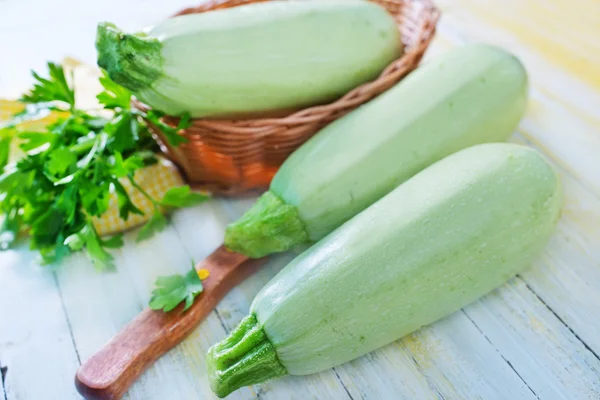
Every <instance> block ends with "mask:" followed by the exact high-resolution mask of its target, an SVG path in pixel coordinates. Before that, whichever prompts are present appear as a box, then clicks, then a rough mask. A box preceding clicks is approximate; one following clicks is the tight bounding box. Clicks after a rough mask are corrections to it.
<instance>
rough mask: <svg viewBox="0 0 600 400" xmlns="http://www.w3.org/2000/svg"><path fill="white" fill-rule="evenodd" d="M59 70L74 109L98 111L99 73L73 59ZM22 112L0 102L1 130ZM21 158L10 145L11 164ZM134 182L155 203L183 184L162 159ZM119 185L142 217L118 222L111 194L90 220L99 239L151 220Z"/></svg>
mask: <svg viewBox="0 0 600 400" xmlns="http://www.w3.org/2000/svg"><path fill="white" fill-rule="evenodd" d="M63 66H64V67H65V70H66V71H68V72H69V73H70V72H73V77H74V82H75V93H76V101H77V106H78V107H80V108H84V109H99V108H100V106H99V105H98V102H97V101H96V94H97V93H98V92H99V91H100V90H101V89H102V87H101V85H100V84H99V82H98V77H99V76H100V73H99V71H98V70H97V69H96V68H92V67H89V66H85V65H82V64H80V63H79V62H77V61H76V60H73V59H67V60H65V61H64V62H63ZM22 109H23V106H22V105H21V104H20V103H18V102H16V101H11V100H2V99H0V126H2V123H5V122H8V121H10V119H11V118H12V115H13V114H14V113H16V112H19V111H21V110H22ZM59 117H60V114H58V113H51V114H50V115H48V116H46V117H44V118H42V119H37V120H31V121H25V122H22V123H20V124H19V125H18V127H19V128H23V129H27V130H28V131H42V130H44V128H45V126H46V125H47V124H49V123H52V122H54V121H56V119H57V118H59ZM22 155H23V153H22V152H21V151H20V149H19V148H18V147H17V143H12V150H11V160H12V161H14V160H16V159H18V158H19V157H21V156H22ZM135 179H136V182H137V183H138V184H139V185H140V186H141V187H142V188H143V189H144V190H145V191H146V192H148V193H149V194H150V195H151V196H152V197H153V198H155V199H157V200H160V199H161V198H162V197H163V196H164V194H165V193H166V192H167V191H168V190H169V189H171V188H173V187H176V186H181V185H183V184H184V181H183V179H182V177H181V175H180V174H179V172H178V170H177V168H176V167H175V166H174V165H173V164H172V163H171V162H170V161H168V160H166V159H164V158H162V157H160V158H159V163H157V164H155V165H151V166H149V167H146V168H142V169H140V170H138V171H137V172H136V174H135ZM121 183H122V184H123V186H124V187H125V189H126V190H127V193H129V196H130V197H131V200H132V201H133V204H135V206H136V207H138V208H139V209H140V210H142V211H143V212H144V215H136V214H130V215H129V218H128V219H127V221H123V220H122V219H121V218H119V209H118V206H117V198H116V195H114V194H113V195H111V198H110V206H109V209H108V211H107V212H106V213H105V214H104V215H103V216H102V218H100V219H98V218H94V219H93V222H94V226H95V227H96V229H97V230H98V233H99V234H100V235H103V236H104V235H110V234H115V233H118V232H122V231H125V230H128V229H131V228H134V227H136V226H139V225H141V224H143V223H144V222H146V221H147V220H148V219H149V217H150V216H152V213H153V211H154V208H153V206H152V203H150V201H149V200H147V199H146V198H145V197H144V196H143V195H142V194H141V193H139V192H138V191H137V190H135V189H134V188H132V187H131V184H130V183H129V181H128V180H126V179H123V180H121Z"/></svg>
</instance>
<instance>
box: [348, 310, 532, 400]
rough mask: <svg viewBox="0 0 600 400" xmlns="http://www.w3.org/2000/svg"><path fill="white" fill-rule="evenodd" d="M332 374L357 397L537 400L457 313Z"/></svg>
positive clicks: (462, 315)
mask: <svg viewBox="0 0 600 400" xmlns="http://www.w3.org/2000/svg"><path fill="white" fill-rule="evenodd" d="M336 370H337V371H338V372H339V373H340V376H341V377H342V378H343V379H344V382H345V383H346V385H347V387H348V389H349V390H350V393H352V395H353V397H355V398H359V397H360V398H369V399H370V398H373V399H378V398H402V399H428V398H445V399H473V398H483V399H493V398H497V399H535V396H534V395H533V393H531V391H530V390H529V389H528V387H527V386H526V384H525V383H524V382H523V381H522V380H521V378H520V377H519V376H518V375H516V374H515V373H514V371H513V370H512V369H511V368H510V366H509V365H508V364H507V363H506V362H505V361H504V359H503V358H502V356H501V355H500V353H498V351H497V350H496V349H495V348H494V347H493V346H492V345H491V344H490V343H489V342H488V341H486V340H485V338H484V337H483V335H482V334H481V332H479V331H478V330H477V329H476V327H475V326H474V325H473V324H472V323H471V321H470V320H469V319H468V318H467V317H466V316H465V315H464V314H463V313H461V312H457V313H454V314H453V315H451V316H449V317H447V318H444V319H442V320H440V321H438V322H436V323H435V324H432V325H430V326H427V327H424V328H422V329H420V330H418V331H416V332H414V333H413V334H411V335H408V336H406V337H404V338H403V339H401V340H399V341H397V342H394V343H392V344H390V345H388V346H386V347H384V348H382V349H379V350H377V351H375V352H373V353H371V354H368V355H366V356H364V357H362V358H359V359H357V360H355V361H352V362H350V363H347V364H344V365H341V366H339V367H336Z"/></svg>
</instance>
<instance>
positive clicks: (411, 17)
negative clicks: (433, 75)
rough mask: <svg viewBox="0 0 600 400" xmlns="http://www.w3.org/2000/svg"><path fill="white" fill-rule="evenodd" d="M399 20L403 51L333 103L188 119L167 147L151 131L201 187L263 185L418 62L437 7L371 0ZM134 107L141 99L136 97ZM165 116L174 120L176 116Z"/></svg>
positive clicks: (225, 2)
mask: <svg viewBox="0 0 600 400" xmlns="http://www.w3.org/2000/svg"><path fill="white" fill-rule="evenodd" d="M260 1H267V0H221V1H218V0H214V1H209V2H208V3H205V4H203V5H201V6H199V7H195V8H188V9H185V10H183V11H181V12H180V13H178V14H177V15H184V14H191V13H199V12H206V11H210V10H215V9H221V8H229V7H235V6H238V5H242V4H249V3H255V2H260ZM372 1H375V2H376V3H379V4H381V5H382V6H384V7H385V8H386V9H387V10H388V11H389V12H390V13H391V14H392V15H393V16H394V17H395V19H396V21H397V22H398V29H399V30H400V32H401V35H402V42H403V43H404V45H405V51H404V54H403V55H402V57H401V58H399V59H398V60H396V61H394V62H393V63H392V64H391V65H389V66H388V67H387V68H386V69H385V71H383V72H382V73H381V75H380V76H379V78H377V79H376V80H375V81H372V82H369V83H366V84H363V85H361V86H359V87H357V88H355V89H354V90H352V91H350V92H348V93H347V94H346V95H345V96H343V97H342V98H340V99H338V100H336V101H335V102H333V103H330V104H326V105H321V106H316V107H310V108H306V109H304V110H301V111H298V112H295V113H293V114H291V115H288V116H285V117H281V118H255V119H245V120H236V121H232V120H217V119H193V120H192V121H191V122H192V125H191V126H190V127H189V128H187V129H185V130H183V131H181V132H180V134H181V135H183V136H185V137H186V138H187V139H188V142H187V143H185V144H182V145H180V146H178V147H172V146H170V145H169V144H168V142H167V141H166V140H165V138H164V137H163V135H162V134H161V132H160V131H159V130H158V129H155V128H154V127H152V131H153V135H154V137H155V139H156V140H157V142H158V144H159V145H160V147H161V149H162V151H163V152H164V153H165V154H166V155H167V157H169V158H170V159H171V160H172V161H173V162H174V163H175V164H177V165H178V166H179V167H180V168H181V170H182V172H183V173H184V175H185V177H186V179H187V181H188V182H189V183H190V184H191V185H193V186H195V187H197V188H200V189H204V190H208V191H211V192H213V193H215V194H221V195H237V194H242V193H245V192H249V191H252V190H261V189H264V188H266V187H268V185H269V183H270V181H271V179H272V178H273V175H275V172H277V169H278V168H279V166H280V165H281V164H282V163H283V161H284V160H285V159H286V158H287V157H288V156H289V155H290V154H291V153H292V152H293V151H294V150H295V149H296V148H298V147H299V146H300V145H301V144H302V143H304V142H305V141H306V140H307V139H309V138H310V137H311V136H312V135H314V134H315V133H316V132H317V131H319V129H321V128H322V127H323V126H325V125H327V124H328V123H330V122H331V121H333V120H335V119H337V118H339V117H341V116H343V115H344V114H346V113H348V112H350V111H352V110H353V109H354V108H356V107H358V106H359V105H361V104H363V103H365V102H367V101H369V100H371V99H372V98H374V97H376V96H377V95H379V94H381V93H382V92H384V91H386V90H387V89H389V88H390V87H391V86H393V85H395V84H396V83H397V82H398V81H400V80H401V79H402V78H403V77H404V76H405V75H407V74H408V73H409V72H411V71H412V70H414V69H415V68H416V67H417V65H418V64H419V62H420V60H421V58H422V57H423V54H424V52H425V50H426V49H427V47H428V45H429V42H430V41H431V39H432V38H433V36H434V33H435V26H436V23H437V20H438V18H439V11H438V10H437V9H436V8H435V6H434V5H433V4H432V2H431V1H430V0H404V1H403V0H372ZM134 105H135V106H136V107H138V108H141V109H143V108H145V107H144V105H143V104H140V103H135V104H134ZM164 122H165V123H167V124H169V125H172V126H177V122H178V121H177V118H174V117H167V118H165V119H164Z"/></svg>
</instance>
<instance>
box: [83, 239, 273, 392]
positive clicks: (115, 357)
mask: <svg viewBox="0 0 600 400" xmlns="http://www.w3.org/2000/svg"><path fill="white" fill-rule="evenodd" d="M263 262H264V259H260V260H250V259H248V258H247V257H246V256H244V255H241V254H238V253H233V252H230V251H228V250H227V249H225V247H224V246H221V247H219V248H218V249H217V250H215V251H214V252H213V253H212V254H211V255H210V256H208V257H207V258H206V259H205V260H204V261H202V262H200V263H199V264H198V265H197V266H196V269H197V270H198V269H201V268H203V269H207V270H208V271H209V272H210V276H209V277H208V278H207V279H206V280H204V281H203V282H202V283H203V286H204V291H203V292H202V294H201V295H200V296H199V297H198V298H197V299H196V301H195V302H194V304H193V305H192V306H191V307H190V308H189V309H188V310H187V311H186V312H185V313H183V314H182V313H181V312H180V311H181V310H182V308H183V304H182V305H180V306H179V307H178V308H176V309H175V310H173V311H171V312H169V313H164V312H162V311H154V310H151V309H149V308H147V309H145V310H144V311H142V313H141V314H140V315H138V316H137V317H136V318H135V319H134V320H133V321H132V322H131V323H129V324H128V325H127V326H126V327H125V328H123V330H122V331H121V332H119V333H118V334H117V335H116V336H115V337H114V338H113V339H112V340H111V341H110V342H108V343H107V344H106V345H105V346H104V348H102V349H101V350H100V351H99V352H98V353H96V354H95V355H93V356H92V357H91V358H90V359H89V360H88V361H87V362H86V363H85V364H83V365H82V366H81V367H80V368H79V370H78V371H77V375H76V376H75V386H76V387H77V390H78V391H79V393H81V395H82V396H83V397H85V398H86V399H88V400H117V399H120V398H121V397H123V395H124V394H125V392H126V391H127V390H128V389H129V387H130V386H131V384H132V383H133V382H134V381H135V380H136V379H137V378H138V377H139V376H140V375H141V374H142V372H144V371H145V370H146V368H148V367H149V366H150V365H151V364H152V363H153V362H154V361H156V359H158V358H159V357H160V356H162V355H163V354H165V353H166V352H167V351H169V350H170V349H172V348H173V347H175V346H176V345H177V344H179V343H180V342H181V341H182V340H183V339H184V338H185V337H186V336H188V335H189V334H190V333H191V332H192V331H193V330H194V328H196V327H197V326H198V324H200V322H201V321H202V320H203V319H204V318H206V316H207V315H208V314H209V313H210V312H211V311H212V310H213V309H214V308H215V307H216V305H217V304H218V303H219V301H221V299H222V298H223V297H224V296H225V295H226V294H227V293H228V292H229V291H230V290H231V289H232V288H233V287H234V286H236V285H237V284H239V283H240V282H241V281H243V280H244V279H246V278H247V277H248V276H250V275H251V274H252V273H253V272H255V271H256V270H257V269H258V267H259V266H260V265H261V264H262V263H263Z"/></svg>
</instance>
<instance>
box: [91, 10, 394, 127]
mask: <svg viewBox="0 0 600 400" xmlns="http://www.w3.org/2000/svg"><path fill="white" fill-rule="evenodd" d="M96 47H97V49H98V64H99V65H100V66H101V67H103V68H104V69H106V70H107V72H108V74H109V75H110V77H111V78H112V79H113V80H114V81H115V82H117V83H119V84H121V85H122V86H125V87H127V88H128V89H130V90H132V91H133V92H134V93H135V94H136V96H137V97H138V98H139V99H140V100H141V101H143V102H145V103H146V104H148V105H150V106H151V107H152V108H155V109H158V110H160V111H163V112H165V113H167V114H172V115H179V114H182V113H185V112H188V113H190V114H191V116H192V117H206V116H211V117H214V116H247V115H252V114H255V113H260V114H264V113H266V112H274V111H278V112H279V113H283V112H289V111H290V110H295V109H299V108H302V107H306V106H311V105H315V104H321V103H325V102H329V101H332V100H334V99H337V98H338V97H341V96H342V95H344V94H345V93H346V92H348V91H349V90H351V89H353V88H355V87H356V86H359V85H360V84H362V83H365V82H368V81H371V80H373V79H375V78H376V77H377V76H378V75H379V74H380V73H381V72H382V71H383V70H384V69H385V67H387V66H388V65H389V64H390V63H391V62H392V61H393V60H395V59H397V58H399V57H400V55H401V54H402V43H401V39H400V32H399V30H398V27H397V24H396V22H395V20H394V18H393V17H392V16H391V15H390V14H389V13H388V12H387V11H386V10H385V9H384V8H383V7H381V6H379V5H377V4H375V3H372V2H369V1H362V0H328V1H271V2H266V3H258V4H251V5H243V6H239V7H234V8H230V9H224V10H216V11H210V12H206V13H200V14H190V15H184V16H178V17H175V18H171V19H167V20H165V21H164V22H161V23H159V24H157V25H155V26H153V27H151V28H150V29H148V30H147V31H146V32H144V33H139V34H127V33H123V32H121V31H120V30H119V29H118V28H116V27H115V26H114V25H112V24H108V23H103V24H100V25H99V27H98V36H97V43H96Z"/></svg>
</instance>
